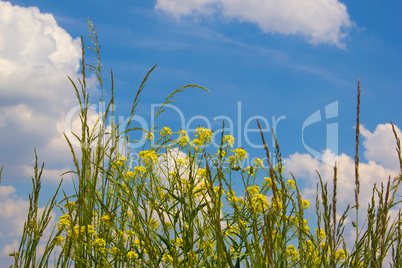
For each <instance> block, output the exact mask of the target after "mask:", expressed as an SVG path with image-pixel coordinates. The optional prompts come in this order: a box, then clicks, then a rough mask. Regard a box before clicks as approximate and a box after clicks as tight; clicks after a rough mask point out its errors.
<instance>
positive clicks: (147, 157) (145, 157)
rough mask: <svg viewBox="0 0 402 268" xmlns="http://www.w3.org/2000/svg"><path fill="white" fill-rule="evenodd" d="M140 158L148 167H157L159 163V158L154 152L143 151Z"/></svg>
mask: <svg viewBox="0 0 402 268" xmlns="http://www.w3.org/2000/svg"><path fill="white" fill-rule="evenodd" d="M139 157H140V159H141V160H142V161H143V162H144V164H145V165H146V166H148V165H155V164H156V163H158V157H157V156H156V153H155V151H153V150H148V151H141V152H140V153H139Z"/></svg>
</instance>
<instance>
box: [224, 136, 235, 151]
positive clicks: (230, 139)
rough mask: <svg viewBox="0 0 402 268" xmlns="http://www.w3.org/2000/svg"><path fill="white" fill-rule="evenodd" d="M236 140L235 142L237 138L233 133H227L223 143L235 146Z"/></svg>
mask: <svg viewBox="0 0 402 268" xmlns="http://www.w3.org/2000/svg"><path fill="white" fill-rule="evenodd" d="M234 142H235V138H234V137H233V136H232V135H225V136H224V137H223V144H227V145H229V146H230V147H232V148H233V145H234Z"/></svg>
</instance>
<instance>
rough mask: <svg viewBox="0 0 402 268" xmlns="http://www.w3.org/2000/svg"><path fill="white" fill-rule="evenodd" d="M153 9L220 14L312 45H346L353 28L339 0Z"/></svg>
mask: <svg viewBox="0 0 402 268" xmlns="http://www.w3.org/2000/svg"><path fill="white" fill-rule="evenodd" d="M155 9H160V10H163V11H165V12H168V13H170V14H172V15H174V16H176V17H178V18H179V17H182V16H193V17H195V18H198V17H201V16H213V15H217V16H223V17H224V18H226V19H236V20H238V21H241V22H251V23H254V24H257V25H258V26H259V28H261V30H262V31H263V32H264V33H280V34H284V35H289V34H292V35H302V36H304V37H306V38H307V40H308V41H309V42H310V43H311V44H313V45H317V44H321V43H326V44H331V45H336V46H338V47H340V48H345V43H343V41H342V40H343V38H344V37H345V36H347V32H348V30H349V29H350V28H351V27H353V25H354V23H353V22H352V21H351V19H350V16H349V14H348V12H347V8H346V5H345V4H343V3H341V2H339V1H338V0H324V1H323V0H310V1H306V0H281V1H277V0H253V1H244V0H157V2H156V5H155Z"/></svg>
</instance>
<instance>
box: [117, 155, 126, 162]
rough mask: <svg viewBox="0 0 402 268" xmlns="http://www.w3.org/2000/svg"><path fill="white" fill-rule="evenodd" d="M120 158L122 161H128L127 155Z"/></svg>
mask: <svg viewBox="0 0 402 268" xmlns="http://www.w3.org/2000/svg"><path fill="white" fill-rule="evenodd" d="M118 160H119V161H121V162H126V161H127V157H125V156H124V155H123V156H120V157H119V158H118Z"/></svg>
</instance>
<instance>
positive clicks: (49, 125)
mask: <svg viewBox="0 0 402 268" xmlns="http://www.w3.org/2000/svg"><path fill="white" fill-rule="evenodd" d="M80 58H81V48H80V40H79V39H78V38H76V39H73V38H72V37H71V36H70V35H69V34H68V33H67V32H66V31H65V30H64V29H62V28H60V27H59V26H58V25H57V22H56V20H55V19H54V17H53V15H52V14H44V13H41V12H40V11H39V9H38V8H36V7H29V8H25V7H19V6H13V5H12V4H10V3H9V2H3V1H0V132H1V133H2V138H1V139H0V148H2V150H1V151H2V154H1V155H0V163H2V165H4V173H3V181H4V182H7V181H8V180H9V179H10V180H11V179H13V180H14V179H21V178H22V176H25V175H26V174H22V173H24V172H23V171H24V170H27V169H28V168H27V167H30V171H31V173H30V176H31V175H32V166H33V159H34V154H33V148H34V147H36V148H37V151H38V157H39V160H40V161H44V162H45V163H46V166H45V168H46V169H48V171H51V170H53V171H57V170H66V169H67V168H68V166H69V165H70V163H71V157H70V152H69V149H68V146H67V143H66V142H65V141H64V137H63V136H62V131H63V129H61V128H60V127H58V125H60V124H64V117H65V114H66V113H67V111H68V110H69V109H70V108H71V107H72V106H73V105H74V104H75V103H76V97H75V92H74V89H73V88H72V86H71V84H70V82H69V81H68V78H67V75H69V76H71V77H72V78H73V79H75V78H76V76H77V71H78V68H79V60H80ZM21 172H22V173H21ZM45 173H46V172H45ZM47 173H48V174H51V172H50V173H49V172H47ZM54 173H55V172H54ZM30 176H28V177H26V178H27V179H29V177H30ZM52 176H54V174H52ZM58 180H59V176H56V178H54V179H53V181H56V182H57V181H58Z"/></svg>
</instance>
